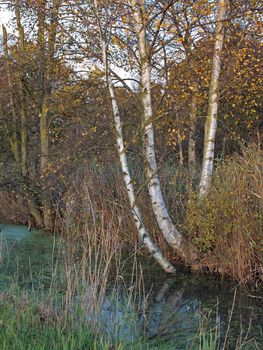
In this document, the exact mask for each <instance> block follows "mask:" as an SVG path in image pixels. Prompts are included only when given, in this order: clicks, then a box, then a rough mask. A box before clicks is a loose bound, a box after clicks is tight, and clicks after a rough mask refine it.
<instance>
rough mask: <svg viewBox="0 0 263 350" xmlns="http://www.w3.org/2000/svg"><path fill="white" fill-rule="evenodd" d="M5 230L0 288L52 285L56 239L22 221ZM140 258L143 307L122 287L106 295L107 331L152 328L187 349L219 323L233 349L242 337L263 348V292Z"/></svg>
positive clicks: (0, 230) (130, 335)
mask: <svg viewBox="0 0 263 350" xmlns="http://www.w3.org/2000/svg"><path fill="white" fill-rule="evenodd" d="M0 235H1V244H0V289H2V290H3V289H5V288H7V287H8V286H9V285H10V284H11V283H12V282H13V281H14V278H15V279H16V282H17V283H18V284H21V285H23V286H30V287H32V286H33V287H35V288H38V287H39V286H43V287H45V286H48V285H49V284H50V279H51V277H50V276H51V271H52V268H53V266H52V264H54V258H55V257H56V251H55V250H54V243H53V239H52V238H51V237H47V236H45V235H44V234H43V233H41V232H37V231H32V232H29V231H28V230H27V228H26V227H24V226H17V225H0ZM140 264H141V265H142V267H143V280H144V283H143V288H141V294H142V297H141V298H139V297H138V298H137V299H138V303H140V305H139V306H138V309H137V313H136V314H134V308H133V307H132V306H129V304H128V303H127V299H126V297H124V296H123V298H122V291H121V289H120V290H119V293H118V303H116V302H114V303H112V302H111V298H110V297H107V296H106V297H105V299H104V302H103V304H102V310H101V313H100V315H101V316H100V317H101V319H102V320H103V322H104V324H105V332H106V333H108V334H109V335H111V336H112V335H113V336H114V337H116V338H117V337H118V336H119V335H120V334H121V336H122V337H123V336H124V337H125V338H126V339H131V340H133V339H135V338H136V337H137V336H138V335H139V334H147V338H148V339H149V342H151V341H154V340H155V339H157V338H161V339H162V340H165V339H167V346H165V347H160V348H162V349H165V348H167V349H186V348H189V347H190V345H191V342H192V341H193V338H194V337H195V336H196V337H199V336H200V334H201V331H200V328H201V329H202V328H204V329H206V330H207V329H213V331H212V333H213V334H214V333H215V329H218V330H219V331H220V333H221V336H222V339H223V337H224V334H226V333H227V334H228V339H230V340H231V342H230V347H229V348H231V349H232V348H233V349H235V348H236V344H237V342H238V341H239V342H243V343H244V344H245V343H246V344H247V345H246V346H245V347H244V348H245V349H257V348H258V349H263V293H260V292H259V291H253V290H252V289H249V288H248V287H246V289H245V288H244V287H241V286H237V285H236V284H235V283H234V282H233V281H230V280H224V281H223V280H221V279H220V278H217V277H214V276H208V275H202V274H197V273H191V272H189V271H187V270H186V269H183V268H178V272H177V274H176V275H175V276H174V277H169V276H167V275H166V274H164V273H163V272H162V271H161V270H160V269H159V268H158V266H156V265H155V263H154V262H153V261H152V260H149V259H143V258H142V259H141V261H140ZM131 265H132V262H130V263H129V262H127V263H126V268H125V269H124V272H125V276H126V278H127V281H128V280H129V275H131V274H132V272H131V271H132V266H131ZM126 287H127V284H126ZM137 293H140V292H139V291H138V292H137ZM124 294H125V293H123V295H124ZM145 296H146V298H145ZM229 321H230V323H229ZM249 340H250V341H249ZM248 341H249V342H248ZM222 344H223V340H222ZM231 344H232V345H231ZM155 348H156V347H155ZM156 349H158V347H157V348H156ZM194 349H195V348H194Z"/></svg>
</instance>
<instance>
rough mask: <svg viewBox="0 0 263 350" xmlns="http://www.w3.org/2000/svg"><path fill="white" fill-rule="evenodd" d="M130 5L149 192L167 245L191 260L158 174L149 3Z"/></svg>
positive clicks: (138, 0)
mask: <svg viewBox="0 0 263 350" xmlns="http://www.w3.org/2000/svg"><path fill="white" fill-rule="evenodd" d="M130 3H131V7H132V11H133V15H134V27H135V32H136V34H137V40H138V48H139V54H140V74H141V86H140V89H141V94H140V95H141V103H142V109H143V125H144V150H145V158H146V163H147V166H146V173H147V179H148V191H149V194H150V198H151V203H152V207H153V211H154V214H155V217H156V220H157V222H158V225H159V227H160V229H161V231H162V234H163V236H164V237H165V239H166V241H167V242H168V243H169V244H170V245H171V246H172V247H173V248H174V249H175V250H176V251H177V253H178V255H179V256H181V257H183V258H185V257H186V256H187V250H189V249H188V247H187V246H186V242H185V240H184V238H183V236H182V234H181V233H180V232H179V231H178V229H177V228H176V227H175V225H174V223H173V222H172V219H171V217H170V215H169V213H168V210H167V207H166V205H165V202H164V198H163V194H162V189H161V184H160V178H159V174H158V167H157V160H156V154H155V140H154V128H153V118H154V115H153V108H152V95H151V61H150V51H149V48H150V44H149V43H148V42H147V37H146V26H147V15H146V9H145V6H146V4H145V0H131V1H130Z"/></svg>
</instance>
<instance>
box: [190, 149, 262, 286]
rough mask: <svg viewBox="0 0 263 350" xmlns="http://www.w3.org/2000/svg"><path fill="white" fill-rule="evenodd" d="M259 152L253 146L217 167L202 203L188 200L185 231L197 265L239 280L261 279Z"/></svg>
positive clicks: (260, 153)
mask: <svg viewBox="0 0 263 350" xmlns="http://www.w3.org/2000/svg"><path fill="white" fill-rule="evenodd" d="M262 165H263V152H262V150H260V149H259V148H258V147H257V146H255V145H250V146H249V147H247V148H246V149H244V150H243V154H242V155H235V156H233V157H231V158H229V159H227V160H226V161H225V162H224V163H221V164H219V165H218V167H217V169H216V171H215V174H214V177H213V183H212V185H211V189H210V191H209V193H208V195H207V197H206V198H205V199H203V200H202V201H201V200H199V199H198V197H197V195H195V194H194V195H192V196H191V198H190V200H189V203H188V208H187V213H186V223H185V226H186V229H187V231H188V232H189V233H190V235H191V237H192V240H193V242H194V244H195V245H196V247H197V248H198V250H199V251H200V252H201V253H206V254H207V255H206V256H205V257H204V259H203V260H202V264H207V265H208V266H209V267H210V268H212V269H213V270H215V271H218V272H220V273H227V274H230V275H231V276H232V277H235V278H239V279H241V280H254V279H255V278H260V276H261V278H262V274H263V255H262V253H263V235H262V233H263V230H262V228H263V215H262V213H263V211H262V209H263V201H262V199H263V173H262Z"/></svg>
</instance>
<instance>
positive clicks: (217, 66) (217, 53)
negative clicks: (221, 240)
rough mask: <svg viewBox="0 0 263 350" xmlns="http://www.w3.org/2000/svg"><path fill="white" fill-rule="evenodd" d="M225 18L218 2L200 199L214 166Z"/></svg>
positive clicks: (222, 5)
mask: <svg viewBox="0 0 263 350" xmlns="http://www.w3.org/2000/svg"><path fill="white" fill-rule="evenodd" d="M225 18H226V0H219V2H218V10H217V18H216V32H215V46H214V53H213V64H212V73H211V82H210V90H209V101H208V113H207V118H206V124H205V137H204V152H203V164H202V173H201V180H200V184H199V196H200V198H202V197H204V196H205V195H206V194H207V192H208V189H209V185H210V182H211V176H212V173H213V166H214V155H215V137H216V130H217V113H218V100H219V77H220V71H221V61H222V49H223V42H224V20H225Z"/></svg>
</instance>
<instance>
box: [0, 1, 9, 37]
mask: <svg viewBox="0 0 263 350" xmlns="http://www.w3.org/2000/svg"><path fill="white" fill-rule="evenodd" d="M10 18H11V13H10V12H9V11H7V10H6V9H5V6H4V5H0V26H1V27H2V24H4V25H5V26H6V25H7V23H8V21H9V20H10ZM1 31H2V28H1Z"/></svg>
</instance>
